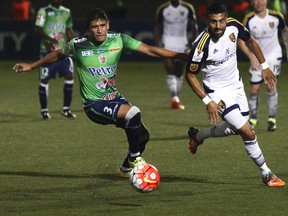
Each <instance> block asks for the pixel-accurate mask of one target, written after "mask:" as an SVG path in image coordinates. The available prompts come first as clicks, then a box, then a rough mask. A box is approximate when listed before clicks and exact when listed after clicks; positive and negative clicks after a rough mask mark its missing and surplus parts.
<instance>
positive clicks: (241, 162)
mask: <svg viewBox="0 0 288 216" xmlns="http://www.w3.org/2000/svg"><path fill="white" fill-rule="evenodd" d="M13 65H14V62H0V77H1V78H0V88H1V90H0V98H1V105H0V134H1V135H0V146H1V147H0V153H1V154H0V155H1V156H0V182H1V184H0V200H1V204H0V215H3V216H9V215H29V216H30V215H31V216H32V215H35V216H39V215H41V216H46V215H47V216H48V215H49V216H51V215H70V216H71V215H85V216H87V215H145V216H146V215H205V216H207V215H241V216H242V215H253V216H254V215H266V214H272V215H287V213H288V210H287V187H285V188H269V187H265V186H263V185H262V183H261V174H260V172H259V170H258V168H257V167H256V166H255V165H254V164H253V162H252V161H251V160H250V159H249V158H248V157H247V155H246V153H245V150H244V148H243V144H242V141H241V139H240V137H238V136H232V137H226V138H213V139H209V140H206V141H205V144H204V145H202V146H201V147H200V148H199V149H198V152H197V154H196V155H195V156H192V155H191V154H190V152H189V150H188V138H187V136H186V131H187V128H188V127H189V126H195V127H199V128H203V127H207V126H209V122H208V119H207V114H206V110H205V106H204V105H203V103H202V102H201V100H200V99H198V98H197V97H196V96H195V95H194V93H192V91H191V90H190V89H189V87H188V85H187V84H186V82H185V81H184V86H183V89H182V92H181V95H180V97H181V99H182V102H183V103H184V105H185V106H186V109H185V110H184V111H179V110H171V109H170V107H169V106H170V96H169V93H168V90H167V86H166V78H165V72H164V67H163V65H162V63H161V62H156V63H120V65H119V71H118V78H117V79H118V81H117V86H118V89H119V90H120V92H121V93H122V94H123V95H124V96H125V97H126V98H127V99H128V100H129V101H130V102H131V103H132V104H134V105H136V106H138V107H139V108H140V109H141V111H142V116H143V120H144V123H145V124H146V126H147V127H148V128H149V130H150V133H151V140H150V142H149V143H148V145H147V149H146V151H145V153H144V154H143V157H144V158H145V159H146V161H148V162H149V163H151V164H153V165H155V166H156V167H157V168H158V169H159V171H160V174H161V183H160V186H159V188H158V189H157V190H156V191H154V192H152V193H149V194H139V193H137V192H136V191H134V190H133V189H132V188H131V186H130V185H129V182H128V180H116V179H115V177H114V174H115V171H116V170H117V168H118V167H119V166H120V164H121V163H122V159H123V158H124V156H125V154H126V150H127V143H126V137H125V134H124V131H122V130H121V129H116V128H115V127H114V126H101V125H97V124H94V123H92V122H91V121H90V120H89V119H88V118H87V117H86V116H85V113H84V112H83V111H82V107H81V102H80V96H79V87H78V77H76V79H75V81H76V82H75V88H74V96H73V103H72V107H71V109H72V111H74V112H75V113H76V114H77V118H76V119H75V120H67V119H65V118H64V117H62V116H61V115H60V110H61V108H62V97H63V95H62V88H63V79H56V80H51V82H50V92H49V103H48V106H49V111H50V114H51V116H52V119H51V120H49V121H43V120H41V119H40V108H39V102H38V93H37V91H38V74H37V70H35V71H33V72H32V71H31V72H30V73H25V74H15V73H14V72H13V71H12V69H11V68H12V66H13ZM239 67H240V71H241V72H242V73H241V74H242V75H243V80H244V82H245V83H248V72H247V70H248V64H247V63H239ZM287 69H288V68H287V65H286V63H284V64H283V68H282V74H281V77H280V79H279V82H278V91H279V104H280V106H279V114H278V118H277V130H276V132H273V133H268V132H266V127H267V123H266V121H267V117H266V113H267V105H266V95H265V91H264V88H263V89H262V92H261V104H260V112H259V124H258V126H257V128H256V132H257V136H258V140H259V143H260V146H261V148H262V151H263V153H264V155H265V158H266V161H267V163H268V166H269V167H270V168H271V169H272V170H273V171H274V172H275V173H276V174H277V175H278V176H279V177H280V178H281V179H282V180H284V181H286V182H287V183H288V181H287V177H288V172H287V150H288V147H287V138H286V137H287V104H288V98H287V92H288V85H287V84H286V83H287V80H288V74H287ZM263 87H264V86H263ZM248 88H249V85H246V90H248Z"/></svg>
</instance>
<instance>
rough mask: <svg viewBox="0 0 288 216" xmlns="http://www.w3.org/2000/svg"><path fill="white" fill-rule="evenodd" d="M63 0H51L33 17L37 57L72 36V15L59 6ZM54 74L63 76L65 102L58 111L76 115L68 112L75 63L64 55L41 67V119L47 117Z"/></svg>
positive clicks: (72, 116) (60, 44) (67, 115)
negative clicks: (34, 19)
mask: <svg viewBox="0 0 288 216" xmlns="http://www.w3.org/2000/svg"><path fill="white" fill-rule="evenodd" d="M61 4H62V0H50V4H49V5H48V6H46V7H42V8H40V9H39V11H38V13H37V18H36V23H35V25H36V32H37V33H38V35H39V36H40V37H41V44H40V56H41V57H43V56H45V55H46V54H47V53H49V52H51V51H53V50H58V49H61V48H63V47H65V46H66V44H67V41H70V40H71V39H72V38H73V30H72V26H73V23H72V17H71V13H70V10H69V9H68V8H66V7H64V6H62V5H61ZM57 73H59V76H60V77H64V88H63V93H64V101H63V108H62V110H61V114H62V115H63V116H65V117H67V118H69V119H73V118H75V117H76V115H75V114H73V113H72V112H71V111H70V105H71V101H72V91H73V83H74V80H73V73H74V66H73V62H72V59H71V58H70V57H67V58H65V59H63V60H61V61H59V62H55V63H52V64H46V65H43V66H42V67H40V85H39V100H40V106H41V118H42V119H44V120H47V119H50V118H51V117H50V114H49V112H48V86H49V84H48V82H49V80H50V79H51V78H52V79H55V78H56V75H57Z"/></svg>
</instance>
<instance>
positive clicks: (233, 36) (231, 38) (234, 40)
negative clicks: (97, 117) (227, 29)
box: [229, 33, 236, 43]
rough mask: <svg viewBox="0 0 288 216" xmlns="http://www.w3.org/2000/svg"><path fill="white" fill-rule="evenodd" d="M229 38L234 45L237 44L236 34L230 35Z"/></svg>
mask: <svg viewBox="0 0 288 216" xmlns="http://www.w3.org/2000/svg"><path fill="white" fill-rule="evenodd" d="M229 38H230V40H231V41H232V42H233V43H235V42H236V37H235V35H234V33H232V34H230V35H229Z"/></svg>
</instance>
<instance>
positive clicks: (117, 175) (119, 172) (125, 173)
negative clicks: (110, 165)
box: [116, 167, 132, 178]
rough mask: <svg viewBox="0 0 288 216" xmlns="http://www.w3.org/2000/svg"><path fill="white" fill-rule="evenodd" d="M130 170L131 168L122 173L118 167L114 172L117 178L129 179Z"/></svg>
mask: <svg viewBox="0 0 288 216" xmlns="http://www.w3.org/2000/svg"><path fill="white" fill-rule="evenodd" d="M131 170H132V168H130V169H127V171H123V170H122V169H121V167H120V168H119V169H118V170H117V172H116V177H117V178H130V172H131Z"/></svg>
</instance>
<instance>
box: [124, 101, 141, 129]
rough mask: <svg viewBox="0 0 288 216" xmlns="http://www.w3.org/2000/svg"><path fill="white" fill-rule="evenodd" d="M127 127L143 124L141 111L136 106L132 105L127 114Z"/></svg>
mask: <svg viewBox="0 0 288 216" xmlns="http://www.w3.org/2000/svg"><path fill="white" fill-rule="evenodd" d="M125 123H126V124H125V127H126V128H135V127H140V124H141V112H140V109H139V108H138V107H136V106H132V107H131V108H130V109H129V111H128V112H127V114H126V116H125Z"/></svg>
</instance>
